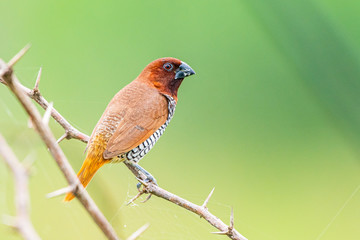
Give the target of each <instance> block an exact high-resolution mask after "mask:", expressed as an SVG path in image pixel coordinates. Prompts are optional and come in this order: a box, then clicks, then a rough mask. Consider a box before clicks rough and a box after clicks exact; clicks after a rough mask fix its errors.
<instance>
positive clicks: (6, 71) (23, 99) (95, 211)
mask: <svg viewBox="0 0 360 240" xmlns="http://www.w3.org/2000/svg"><path fill="white" fill-rule="evenodd" d="M25 52H26V51H24V50H22V51H21V52H20V53H19V54H17V55H16V56H15V57H14V58H13V59H12V60H10V63H12V64H11V66H12V65H13V64H14V63H16V62H17V61H18V60H19V59H20V58H21V56H22V55H23V54H24V53H25ZM12 72H13V71H12V68H10V67H9V65H8V64H6V63H5V62H4V61H2V60H1V59H0V79H2V81H1V82H4V83H6V85H7V86H8V87H9V88H10V90H11V91H12V92H13V93H14V94H15V96H16V97H17V98H18V100H19V101H20V103H21V104H22V106H23V107H24V108H25V110H26V112H27V113H28V115H29V116H30V119H31V121H32V123H33V126H34V128H35V129H36V130H37V132H38V133H39V134H40V136H41V138H42V140H43V141H44V143H45V144H46V146H47V147H48V149H49V151H50V153H51V155H52V156H53V158H54V159H55V161H56V163H57V164H58V166H59V168H60V170H61V171H62V172H63V174H64V176H65V178H66V180H67V182H68V184H69V185H70V186H75V191H74V195H75V196H76V197H77V198H78V199H79V201H80V202H81V204H82V205H83V206H84V207H85V209H86V210H87V211H88V213H89V214H90V215H91V217H92V218H93V220H94V221H95V222H96V224H97V225H98V226H99V227H100V229H101V230H102V231H103V232H104V234H105V235H106V236H107V238H108V239H112V240H117V239H118V237H117V235H116V232H115V230H114V229H113V228H112V226H111V225H110V224H109V222H108V221H107V220H106V218H105V216H104V215H103V214H102V212H101V211H100V210H99V208H98V207H97V206H96V204H95V202H94V201H93V200H92V198H91V197H90V195H89V194H88V193H87V192H86V191H85V190H84V188H83V186H82V185H81V184H80V182H79V180H78V178H77V177H76V174H75V172H74V171H73V169H72V167H71V165H70V163H69V162H68V160H67V158H66V157H65V155H64V153H63V151H62V150H61V148H60V146H59V145H58V144H57V142H56V139H55V138H54V136H53V134H52V132H51V130H50V128H49V126H48V125H46V124H44V122H43V121H42V118H41V116H40V113H39V112H38V110H37V109H36V107H35V106H34V104H33V103H32V102H31V100H30V99H29V98H28V97H27V96H26V95H25V93H26V88H24V87H23V86H22V85H21V84H20V83H19V81H18V80H17V79H16V78H14V77H13V73H12ZM28 95H29V94H28ZM36 95H37V97H36V99H37V100H38V101H41V103H42V104H40V105H42V106H46V108H48V103H47V101H46V100H45V99H43V98H42V97H41V96H40V95H39V94H36ZM36 99H35V100H36ZM53 113H56V111H55V110H54V109H53V110H52V116H53V117H54V116H56V117H57V118H58V119H59V118H62V117H61V115H60V114H58V113H57V114H55V115H53ZM54 118H55V117H54ZM58 122H59V123H60V122H61V123H67V121H66V120H64V119H59V121H58ZM62 126H70V124H68V123H67V125H66V124H65V125H62ZM76 136H78V137H79V139H81V136H82V135H81V134H80V135H76Z"/></svg>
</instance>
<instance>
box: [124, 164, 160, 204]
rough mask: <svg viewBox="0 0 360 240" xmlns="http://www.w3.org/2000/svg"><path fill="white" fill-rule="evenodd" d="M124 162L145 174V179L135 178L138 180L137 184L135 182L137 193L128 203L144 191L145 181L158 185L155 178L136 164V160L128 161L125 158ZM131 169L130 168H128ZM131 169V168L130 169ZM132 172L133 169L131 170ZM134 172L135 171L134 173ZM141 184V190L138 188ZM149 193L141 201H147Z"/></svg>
mask: <svg viewBox="0 0 360 240" xmlns="http://www.w3.org/2000/svg"><path fill="white" fill-rule="evenodd" d="M125 164H126V165H127V166H128V167H129V165H130V166H132V167H133V168H135V169H136V170H137V171H138V172H141V173H143V174H144V175H145V176H146V179H145V180H144V181H143V180H142V179H140V178H137V179H138V180H139V181H140V182H139V183H138V184H136V187H137V189H138V191H139V194H138V195H137V196H136V197H135V198H134V199H132V200H131V201H130V202H129V203H131V202H133V201H134V200H135V199H136V198H138V197H139V196H140V195H141V194H143V193H145V192H146V190H145V188H146V186H147V183H149V182H152V183H154V184H155V185H158V184H157V182H156V179H155V178H154V177H153V176H152V175H151V174H150V173H149V172H148V171H146V170H145V169H144V168H143V167H141V166H140V165H139V164H137V163H136V162H133V161H129V160H125ZM130 170H132V169H130ZM132 171H133V170H132ZM133 172H134V171H133ZM135 174H136V173H135ZM141 185H144V189H143V190H140V188H141ZM151 195H152V194H151V193H150V194H149V196H148V197H147V198H146V199H145V200H144V201H143V203H144V202H146V201H148V200H149V199H150V198H151Z"/></svg>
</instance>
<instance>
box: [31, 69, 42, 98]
mask: <svg viewBox="0 0 360 240" xmlns="http://www.w3.org/2000/svg"><path fill="white" fill-rule="evenodd" d="M41 72H42V67H40V69H39V72H38V75H37V77H36V81H35V86H34V89H33V90H34V92H39V83H40V78H41Z"/></svg>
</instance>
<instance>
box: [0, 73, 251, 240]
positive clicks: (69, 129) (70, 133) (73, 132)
mask: <svg viewBox="0 0 360 240" xmlns="http://www.w3.org/2000/svg"><path fill="white" fill-rule="evenodd" d="M0 70H1V69H0ZM0 78H1V74H0ZM22 88H23V90H24V91H25V92H26V93H27V94H28V96H29V97H31V98H32V99H34V100H35V101H36V102H37V103H38V104H39V105H40V106H42V107H43V108H44V109H47V105H48V102H47V101H46V100H45V99H44V98H43V97H42V96H41V95H40V94H36V96H35V95H34V94H33V93H32V90H30V89H28V88H26V87H24V86H22ZM29 91H30V92H29ZM51 116H52V117H53V118H54V119H55V120H56V121H57V122H58V123H59V124H60V125H61V126H62V127H63V128H64V130H65V134H66V139H72V138H73V139H78V140H80V141H82V142H85V143H86V142H87V141H88V140H89V136H87V135H86V134H84V133H81V132H80V131H79V130H77V129H75V128H74V127H73V126H71V125H70V124H69V123H68V122H67V121H66V120H65V118H64V117H62V116H61V115H60V113H58V112H57V111H56V110H55V109H54V108H53V109H52V113H51ZM64 138H65V137H61V138H60V140H63V139H64ZM124 164H125V165H126V166H127V167H128V168H129V169H130V170H131V172H132V173H133V174H134V175H135V176H136V177H137V178H138V179H139V180H140V182H141V183H142V184H143V186H144V187H143V189H142V191H141V192H140V193H139V194H138V195H137V196H140V195H141V194H144V193H150V194H153V195H155V196H157V197H160V198H163V199H165V200H168V201H170V202H172V203H174V204H176V205H178V206H180V207H182V208H185V209H187V210H189V211H191V212H193V213H195V214H197V215H198V216H200V217H202V218H204V219H205V220H206V221H208V222H209V223H210V224H211V225H212V226H214V227H215V228H217V229H218V230H220V233H222V234H224V235H227V236H228V237H229V238H231V239H235V240H247V238H245V237H244V236H242V235H241V234H240V233H239V232H238V231H237V230H236V229H235V228H234V226H233V219H234V218H233V215H232V216H231V221H230V225H229V226H228V225H226V224H225V223H224V222H223V221H221V220H220V219H219V218H218V217H216V216H215V215H213V214H212V213H210V212H209V210H208V209H207V207H206V204H207V202H208V201H209V198H210V197H211V195H212V193H210V194H209V197H208V198H207V199H206V200H205V202H204V204H203V205H202V206H200V205H196V204H194V203H192V202H190V201H188V200H186V199H183V198H181V197H179V196H177V195H175V194H173V193H170V192H168V191H166V190H164V189H162V188H160V187H159V186H156V185H155V184H153V183H151V182H150V183H147V184H144V182H143V181H142V180H145V179H146V176H145V175H144V174H143V173H142V172H140V171H138V170H137V168H136V167H134V164H133V163H132V162H130V161H124ZM69 184H70V183H69ZM70 185H71V184H70Z"/></svg>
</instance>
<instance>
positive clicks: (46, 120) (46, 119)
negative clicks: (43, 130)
mask: <svg viewBox="0 0 360 240" xmlns="http://www.w3.org/2000/svg"><path fill="white" fill-rule="evenodd" d="M53 105H54V103H53V102H51V103H49V105H48V107H47V109H46V111H45V113H44V116H43V119H42V122H43V123H44V124H45V125H48V124H49V120H50V117H51V111H52V109H53Z"/></svg>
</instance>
